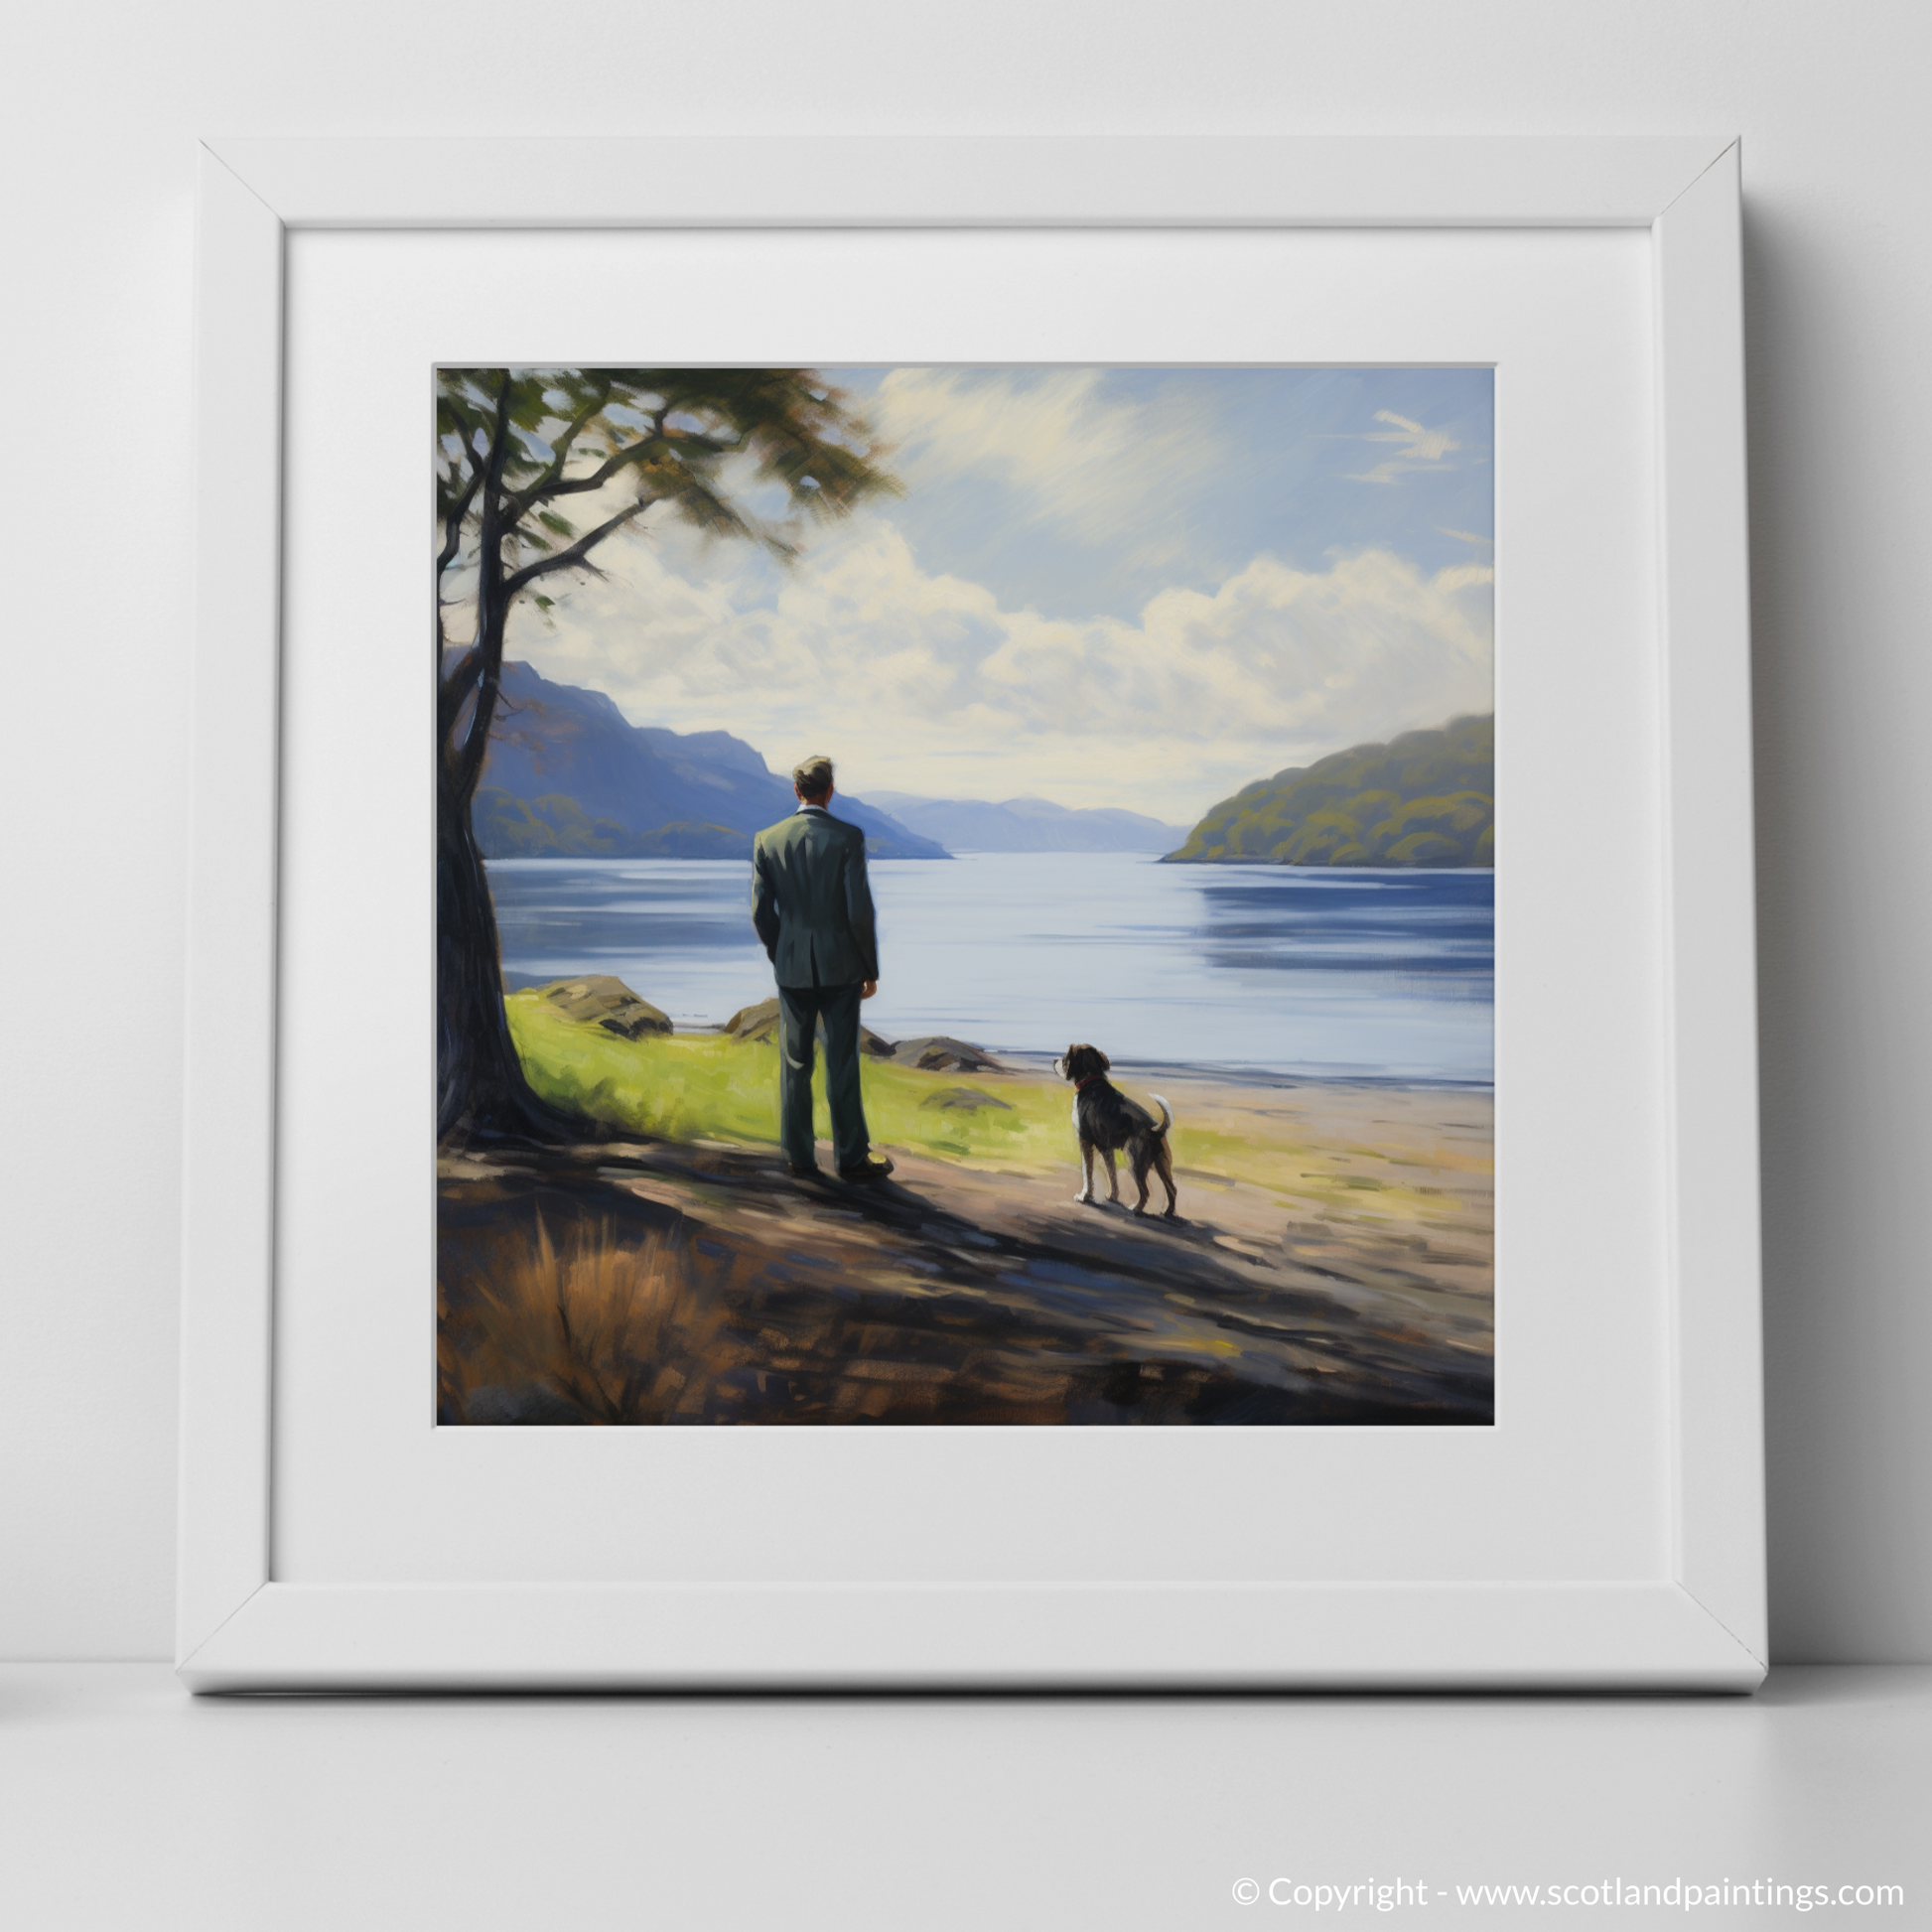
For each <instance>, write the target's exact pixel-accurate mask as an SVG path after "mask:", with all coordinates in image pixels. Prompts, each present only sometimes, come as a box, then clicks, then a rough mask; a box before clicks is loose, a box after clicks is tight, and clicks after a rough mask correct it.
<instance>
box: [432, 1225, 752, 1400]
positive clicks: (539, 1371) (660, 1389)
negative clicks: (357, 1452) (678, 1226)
mask: <svg viewBox="0 0 1932 1932" xmlns="http://www.w3.org/2000/svg"><path fill="white" fill-rule="evenodd" d="M732 1273H733V1268H732V1264H731V1261H730V1258H729V1257H726V1258H725V1259H724V1260H722V1261H721V1262H720V1263H719V1264H718V1265H716V1266H712V1265H710V1264H708V1263H707V1261H706V1258H705V1257H704V1256H702V1255H701V1254H699V1253H698V1252H697V1250H696V1248H695V1247H694V1246H693V1244H692V1243H691V1241H690V1240H689V1239H688V1238H687V1239H675V1238H670V1237H666V1236H664V1235H661V1234H658V1233H656V1232H655V1231H651V1232H647V1233H645V1234H644V1235H642V1237H641V1238H638V1239H634V1240H631V1241H628V1242H626V1241H624V1240H621V1239H620V1237H619V1235H618V1232H617V1230H616V1229H615V1228H614V1226H613V1225H612V1223H611V1222H609V1221H598V1222H591V1221H584V1222H579V1223H577V1224H576V1225H574V1226H572V1227H570V1228H568V1229H566V1230H565V1232H564V1236H563V1241H562V1244H561V1246H559V1245H558V1244H557V1243H556V1242H554V1241H553V1240H552V1239H551V1235H550V1230H549V1228H548V1227H546V1226H545V1225H544V1221H543V1217H542V1216H541V1215H539V1216H538V1217H537V1219H536V1224H535V1228H534V1230H533V1233H532V1234H531V1236H529V1237H528V1238H526V1239H524V1240H522V1241H520V1242H518V1243H516V1244H514V1245H511V1244H505V1247H504V1249H503V1251H502V1252H501V1255H500V1259H499V1260H498V1261H497V1262H496V1264H495V1265H494V1266H493V1267H491V1268H490V1269H489V1270H488V1271H487V1273H486V1275H481V1276H479V1277H477V1278H476V1279H474V1280H473V1281H471V1282H470V1283H469V1284H467V1286H468V1287H469V1288H470V1290H471V1308H470V1312H469V1315H468V1318H467V1319H464V1320H462V1321H461V1322H455V1321H452V1320H451V1318H450V1315H449V1305H448V1301H447V1298H446V1297H445V1296H444V1294H443V1292H442V1290H441V1288H440V1286H439V1290H438V1296H437V1306H438V1314H439V1316H440V1317H441V1319H440V1320H439V1341H438V1346H437V1361H438V1371H439V1374H440V1377H441V1379H442V1384H443V1394H444V1400H445V1403H446V1405H447V1406H448V1407H450V1408H452V1409H453V1410H454V1411H455V1412H456V1413H457V1414H459V1415H460V1414H462V1413H463V1408H464V1405H465V1402H466V1401H467V1399H468V1397H469V1396H470V1395H471V1394H472V1393H473V1392H474V1391H475V1390H477V1389H479V1388H482V1387H484V1386H486V1385H490V1384H497V1385H501V1386H505V1387H511V1388H513V1387H516V1386H519V1385H528V1384H531V1383H534V1384H536V1385H538V1386H540V1387H542V1388H545V1389H548V1390H550V1391H551V1392H552V1393H553V1394H555V1395H558V1396H561V1397H562V1398H563V1399H564V1400H565V1401H566V1402H568V1403H569V1404H570V1406H571V1407H572V1408H573V1409H575V1410H576V1411H577V1412H578V1414H579V1415H581V1416H582V1417H583V1418H584V1420H585V1421H586V1422H593V1423H621V1424H629V1423H657V1422H666V1421H669V1420H670V1419H671V1417H672V1416H673V1415H675V1414H676V1413H677V1412H678V1411H679V1409H680V1408H682V1409H683V1410H684V1411H685V1413H687V1414H690V1413H693V1412H695V1411H697V1410H698V1409H700V1408H701V1407H702V1405H703V1400H704V1397H705V1395H706V1393H707V1392H708V1390H709V1389H710V1388H711V1387H712V1385H713V1384H714V1383H715V1381H716V1379H717V1377H718V1375H719V1373H720V1372H721V1371H722V1370H723V1369H725V1368H727V1367H729V1366H730V1365H731V1363H732V1360H733V1359H734V1356H735V1351H733V1350H732V1349H731V1348H730V1346H729V1343H728V1341H727V1338H726V1335H725V1326H726V1320H727V1316H728V1312H729V1308H730V1303H729V1299H728V1295H727V1290H728V1289H729V1286H730V1278H731V1275H732Z"/></svg>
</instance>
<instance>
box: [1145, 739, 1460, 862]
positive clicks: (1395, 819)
mask: <svg viewBox="0 0 1932 1932" xmlns="http://www.w3.org/2000/svg"><path fill="white" fill-rule="evenodd" d="M1495 747H1496V721H1495V720H1494V719H1493V718H1457V719H1456V720H1454V721H1453V723H1451V724H1449V725H1448V726H1446V727H1445V728H1444V729H1443V730H1441V731H1417V732H1404V733H1403V734H1402V736H1401V737H1400V738H1396V739H1392V740H1391V741H1390V742H1389V743H1388V744H1386V745H1357V746H1354V747H1353V748H1352V749H1351V750H1349V751H1346V752H1335V753H1332V754H1331V755H1330V756H1329V757H1327V758H1325V759H1316V760H1315V762H1314V763H1313V764H1310V765H1294V766H1291V767H1290V768H1289V769H1288V770H1286V771H1278V772H1276V773H1275V775H1274V776H1273V777H1272V778H1263V779H1261V780H1260V781H1259V782H1258V783H1255V784H1251V785H1248V786H1246V787H1244V788H1243V789H1242V790H1240V791H1238V792H1236V793H1235V795H1234V796H1233V797H1232V798H1228V799H1224V800H1223V801H1222V802H1221V803H1220V804H1218V805H1216V806H1215V807H1214V809H1213V810H1212V811H1210V812H1209V813H1208V814H1207V816H1206V817H1205V818H1203V819H1202V820H1201V822H1200V823H1199V824H1198V825H1196V826H1195V827H1194V829H1193V831H1192V832H1190V833H1189V834H1188V835H1187V842H1186V844H1185V845H1183V846H1182V847H1181V848H1180V850H1179V851H1178V852H1173V853H1171V854H1169V856H1168V861H1167V863H1168V864H1170V865H1201V864H1215V863H1220V864H1227V863H1229V862H1238V861H1243V860H1245V861H1247V862H1249V863H1250V864H1252V863H1254V862H1255V861H1257V860H1260V861H1265V862H1272V863H1274V864H1275V865H1282V866H1417V867H1441V868H1445V869H1449V868H1461V867H1482V866H1493V865H1494V864H1495V863H1496V845H1495V817H1496V806H1495V791H1496V779H1495V762H1496V755H1495Z"/></svg>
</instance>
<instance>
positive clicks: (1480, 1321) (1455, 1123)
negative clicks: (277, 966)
mask: <svg viewBox="0 0 1932 1932" xmlns="http://www.w3.org/2000/svg"><path fill="white" fill-rule="evenodd" d="M1196 1085H1197V1086H1198V1087H1199V1090H1198V1091H1186V1090H1185V1089H1186V1087H1187V1083H1186V1082H1184V1081H1180V1080H1175V1079H1169V1080H1168V1081H1167V1082H1166V1084H1165V1085H1164V1087H1163V1091H1164V1092H1168V1093H1170V1095H1171V1098H1172V1099H1173V1102H1174V1105H1175V1107H1176V1110H1178V1109H1179V1108H1180V1107H1181V1106H1182V1105H1183V1104H1184V1105H1185V1106H1186V1108H1187V1110H1188V1111H1187V1118H1188V1119H1189V1120H1190V1121H1193V1122H1196V1123H1199V1122H1200V1121H1202V1120H1203V1119H1204V1118H1206V1117H1207V1116H1208V1114H1209V1113H1210V1110H1212V1109H1219V1110H1220V1115H1219V1117H1221V1118H1224V1119H1225V1121H1226V1122H1227V1123H1228V1124H1229V1127H1230V1131H1231V1132H1232V1131H1233V1129H1234V1128H1238V1126H1239V1125H1240V1120H1241V1117H1242V1115H1243V1114H1244V1112H1245V1113H1246V1114H1249V1115H1257V1114H1261V1113H1266V1114H1267V1115H1268V1116H1269V1118H1270V1120H1271V1121H1272V1122H1273V1123H1274V1126H1275V1131H1276V1132H1277V1133H1279V1132H1280V1131H1281V1129H1282V1127H1283V1125H1284V1122H1286V1125H1287V1126H1288V1127H1289V1128H1290V1129H1292V1130H1293V1133H1294V1135H1295V1137H1296V1144H1297V1145H1306V1146H1307V1148H1308V1149H1309V1150H1311V1152H1310V1154H1309V1156H1308V1162H1307V1165H1306V1166H1305V1167H1302V1168H1297V1167H1296V1166H1295V1165H1294V1164H1293V1163H1292V1162H1291V1163H1290V1164H1289V1166H1288V1167H1287V1168H1286V1169H1285V1170H1284V1171H1283V1173H1282V1175H1281V1177H1280V1178H1279V1179H1278V1180H1277V1181H1276V1184H1273V1185H1269V1186H1263V1185H1260V1184H1257V1183H1256V1182H1254V1181H1249V1180H1234V1179H1228V1178H1225V1177H1216V1176H1214V1175H1211V1174H1208V1173H1200V1172H1190V1171H1188V1170H1186V1169H1184V1168H1183V1169H1182V1170H1181V1171H1180V1173H1179V1176H1178V1178H1179V1182H1180V1190H1181V1202H1180V1205H1181V1213H1182V1215H1183V1217H1184V1218H1183V1219H1181V1220H1180V1221H1178V1222H1169V1221H1165V1220H1163V1219H1161V1218H1159V1217H1158V1216H1154V1215H1151V1216H1148V1217H1145V1218H1143V1217H1136V1216H1134V1215H1131V1214H1130V1213H1129V1212H1128V1211H1127V1209H1126V1207H1125V1206H1118V1207H1113V1206H1106V1205H1091V1206H1087V1205H1080V1204H1078V1203H1076V1202H1075V1201H1074V1200H1073V1198H1072V1195H1073V1192H1074V1190H1075V1188H1076V1187H1077V1185H1078V1171H1077V1168H1076V1167H1075V1166H1074V1165H1073V1164H1072V1163H1071V1162H1069V1164H1068V1167H1067V1168H1066V1170H1065V1171H1064V1172H1063V1173H1045V1174H1040V1173H1011V1172H1006V1173H1003V1172H995V1171H989V1170H986V1169H974V1168H968V1167H965V1166H960V1165H955V1164H952V1163H947V1162H942V1161H937V1160H931V1159H922V1158H919V1157H916V1156H913V1155H908V1154H904V1153H901V1152H898V1151H897V1150H895V1151H894V1153H893V1158H894V1160H895V1162H896V1164H897V1171H896V1172H895V1173H894V1174H893V1176H892V1178H891V1180H890V1181H887V1182H884V1183H881V1184H877V1185H874V1186H870V1187H863V1188H848V1187H842V1186H839V1185H838V1184H836V1183H808V1182H800V1181H797V1180H794V1179H793V1178H792V1177H791V1176H790V1175H789V1174H788V1173H786V1172H785V1170H784V1168H783V1165H782V1163H781V1162H780V1161H779V1160H778V1159H777V1158H776V1156H775V1155H772V1154H767V1153H765V1152H764V1151H762V1150H755V1149H746V1148H739V1147H725V1146H714V1145H704V1144H698V1145H675V1144H669V1143H658V1144H650V1145H637V1144H630V1143H626V1144H623V1145H621V1146H612V1147H606V1148H588V1147H587V1148H580V1149H576V1150H570V1151H568V1152H559V1153H556V1154H551V1155H546V1156H543V1157H541V1158H530V1159H526V1160H518V1159H511V1158H507V1157H498V1158H496V1159H493V1160H490V1161H476V1160H469V1161H455V1162H449V1163H446V1164H445V1170H444V1182H443V1186H444V1206H445V1216H444V1220H445V1231H446V1250H447V1249H448V1248H449V1243H450V1239H451V1237H452V1236H455V1237H457V1238H458V1248H459V1250H460V1248H461V1240H460V1236H461V1231H462V1228H463V1226H464V1224H465V1223H471V1222H474V1223H476V1224H478V1225H482V1224H483V1223H484V1222H493V1223H497V1224H500V1221H501V1218H502V1215H503V1211H504V1208H505V1206H506V1205H507V1204H508V1203H509V1202H511V1201H514V1200H522V1201H524V1202H526V1203H527V1204H528V1205H529V1206H531V1207H532V1208H534V1209H540V1210H542V1211H545V1212H547V1213H549V1214H550V1215H551V1216H552V1217H553V1219H554V1217H555V1216H556V1215H558V1214H559V1213H560V1212H561V1213H565V1214H570V1213H575V1214H577V1215H578V1216H579V1217H583V1216H591V1215H600V1214H601V1215H604V1216H606V1217H610V1218H613V1219H614V1220H615V1221H617V1222H620V1223H621V1222H634V1223H637V1224H639V1225H650V1226H653V1227H657V1228H660V1229H672V1228H677V1229H682V1230H684V1231H685V1232H686V1233H688V1234H689V1235H690V1236H691V1237H692V1238H694V1239H696V1240H698V1241H699V1243H700V1245H701V1246H703V1247H705V1248H706V1249H707V1251H717V1250H719V1249H723V1250H725V1251H726V1252H728V1253H729V1255H730V1256H731V1257H732V1258H733V1261H734V1264H735V1266H736V1274H735V1276H734V1280H735V1282H736V1284H737V1286H736V1287H735V1288H734V1290H733V1295H734V1298H735V1304H736V1306H737V1310H738V1313H739V1316H740V1319H739V1321H738V1327H739V1330H740V1332H741V1334H754V1335H757V1336H759V1337H762V1340H761V1342H760V1343H759V1346H760V1347H761V1349H762V1351H763V1355H762V1358H761V1359H763V1360H766V1361H768V1362H769V1364H770V1371H769V1375H768V1376H767V1377H766V1378H765V1379H764V1380H760V1381H759V1382H758V1383H757V1385H756V1389H755V1395H756V1397H757V1400H752V1399H749V1398H745V1397H742V1396H741V1397H739V1398H736V1399H735V1400H737V1401H738V1403H739V1405H740V1406H739V1408H738V1409H737V1410H736V1413H738V1414H742V1415H744V1416H745V1418H746V1419H748V1420H750V1419H757V1420H766V1419H769V1420H782V1419H786V1418H787V1417H795V1418H796V1419H798V1420H807V1419H810V1420H834V1419H840V1418H841V1417H845V1416H850V1417H851V1418H852V1419H863V1418H866V1417H870V1418H872V1419H876V1420H881V1421H913V1420H928V1421H1048V1420H1080V1421H1140V1420H1147V1421H1183V1420H1187V1421H1210V1420H1211V1421H1226V1422H1433V1423H1445V1422H1449V1423H1456V1422H1460V1423H1472V1422H1473V1423H1480V1422H1486V1421H1487V1420H1488V1418H1489V1409H1490V1387H1491V1362H1490V1357H1491V1345H1492V1322H1491V1294H1490V1260H1489V1257H1490V1236H1489V1217H1488V1191H1487V1190H1488V1178H1487V1173H1486V1166H1485V1162H1484V1161H1483V1159H1482V1158H1481V1151H1482V1149H1483V1148H1484V1147H1486V1140H1487V1132H1488V1123H1487V1114H1486V1106H1487V1103H1486V1099H1482V1100H1472V1099H1469V1098H1467V1097H1464V1096H1459V1095H1458V1096H1454V1097H1453V1099H1452V1102H1449V1103H1446V1101H1445V1097H1444V1096H1442V1095H1440V1094H1423V1095H1419V1094H1416V1093H1411V1092H1406V1091H1393V1090H1384V1091H1376V1090H1359V1089H1339V1088H1296V1089H1291V1090H1287V1091H1284V1090H1282V1089H1279V1088H1264V1089H1261V1090H1260V1091H1258V1092H1252V1093H1245V1092H1241V1091H1233V1092H1230V1091H1229V1090H1228V1089H1226V1088H1225V1087H1223V1086H1216V1085H1213V1084H1212V1083H1206V1082H1201V1083H1196ZM1371 1134H1372V1135H1373V1136H1374V1139H1373V1140H1372V1141H1371V1140H1370V1139H1369V1138H1368V1137H1369V1136H1370V1135H1371ZM1458 1134H1459V1135H1460V1136H1461V1137H1462V1139H1461V1141H1460V1142H1458V1140H1457V1136H1458ZM1304 1136H1306V1140H1304V1139H1303V1137H1304ZM1069 1138H1070V1137H1069ZM1123 1190H1124V1192H1125V1194H1126V1195H1127V1197H1128V1199H1129V1200H1130V1201H1131V1199H1132V1196H1133V1188H1132V1184H1131V1182H1129V1181H1125V1180H1124V1182H1123ZM1159 1204H1160V1195H1159V1191H1158V1189H1157V1193H1156V1200H1155V1205H1157V1206H1158V1205H1159ZM466 1210H468V1211H466ZM511 1212H512V1213H513V1212H514V1209H512V1210H511ZM452 1262H453V1272H456V1273H459V1274H460V1273H461V1269H462V1266H463V1262H462V1259H461V1254H460V1252H459V1253H457V1254H455V1255H453V1256H452ZM742 1380H743V1378H741V1382H742ZM767 1383H769V1385H770V1386H769V1387H767ZM733 1386H738V1385H737V1384H734V1385H733ZM774 1391H775V1392H774ZM767 1396H768V1397H769V1402H770V1413H769V1414H768V1415H767V1414H765V1413H763V1411H762V1410H761V1409H760V1407H759V1403H760V1402H762V1401H763V1400H764V1399H765V1398H766V1397H767ZM721 1400H723V1398H721ZM748 1400H750V1401H751V1406H750V1407H746V1406H744V1405H745V1403H746V1402H747V1401H748ZM728 1406H729V1405H728ZM667 1419H670V1418H667ZM690 1419H692V1420H699V1419H709V1412H706V1413H704V1414H699V1413H693V1414H692V1415H691V1417H690ZM719 1419H723V1417H722V1416H720V1417H719Z"/></svg>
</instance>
